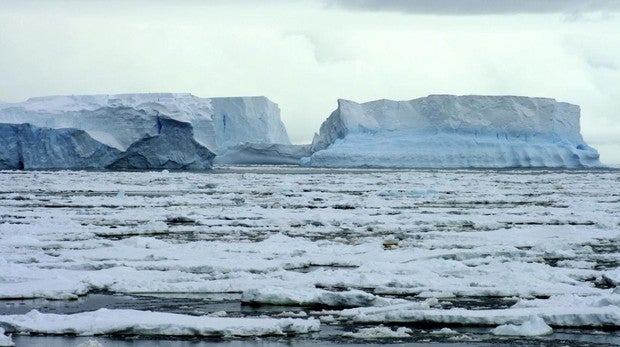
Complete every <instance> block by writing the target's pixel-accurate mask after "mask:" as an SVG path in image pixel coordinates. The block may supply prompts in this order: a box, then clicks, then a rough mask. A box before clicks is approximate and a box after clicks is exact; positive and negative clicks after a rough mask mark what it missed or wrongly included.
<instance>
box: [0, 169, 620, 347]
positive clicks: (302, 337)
mask: <svg viewBox="0 0 620 347" xmlns="http://www.w3.org/2000/svg"><path fill="white" fill-rule="evenodd" d="M0 183H1V185H0V298H2V299H3V300H2V301H1V302H0V327H3V328H5V330H6V331H7V333H12V334H13V341H14V342H15V343H16V344H17V345H18V346H19V345H32V346H37V345H39V346H67V345H69V346H73V345H75V346H77V345H80V344H83V345H86V344H87V343H88V342H89V341H90V340H92V341H97V342H98V343H100V344H101V345H103V346H147V345H148V346H153V345H162V346H163V345H173V346H185V345H192V346H199V345H202V344H205V345H207V344H208V345H212V344H215V345H221V346H238V345H246V344H251V345H255V346H280V345H291V344H292V345H298V346H306V345H311V346H312V345H317V346H318V345H324V344H360V343H361V344H365V345H366V344H368V343H377V344H384V343H395V344H396V343H398V344H405V345H406V344H418V343H434V344H438V345H441V344H445V345H454V344H476V345H494V344H498V343H502V344H514V345H540V344H541V343H544V344H551V345H582V344H603V345H604V344H607V345H617V344H620V332H619V328H620V290H619V289H617V285H618V283H619V282H620V270H619V266H618V265H619V261H620V171H617V170H592V171H561V170H439V171H437V170H372V171H368V170H325V169H300V168H296V167H220V168H218V169H216V170H215V171H214V172H211V173H183V172H178V173H177V172H165V171H164V172H139V173H137V172H132V173H130V172H127V173H122V172H121V173H119V172H113V173H112V172H65V171H57V172H18V171H0ZM101 309H104V310H101ZM130 310H134V311H130ZM85 317H87V318H88V322H89V323H88V324H85V323H84V322H85V320H86V319H85ZM543 321H544V322H543ZM319 322H320V323H319ZM532 322H535V323H536V324H534V325H533V324H532ZM528 324H529V325H528ZM546 325H548V326H550V327H551V328H552V332H551V333H550V334H549V331H548V329H547V328H544V327H545V326H546ZM498 326H505V327H510V331H511V332H515V331H516V332H517V334H518V332H522V333H521V334H523V335H531V334H534V335H536V334H537V333H536V332H538V331H540V335H541V336H533V337H532V336H503V335H494V334H493V331H494V329H496V328H497V327H498ZM540 327H542V328H544V329H540ZM503 330H506V328H501V329H498V330H496V332H497V331H503ZM75 334H77V335H86V336H74V335H75ZM512 334H515V333H512ZM162 335H163V336H162Z"/></svg>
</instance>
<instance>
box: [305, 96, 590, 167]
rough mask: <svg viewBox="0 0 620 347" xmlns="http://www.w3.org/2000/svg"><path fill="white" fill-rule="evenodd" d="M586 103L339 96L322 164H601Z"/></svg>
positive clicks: (324, 128) (320, 153) (322, 139)
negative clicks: (586, 126) (583, 119)
mask: <svg viewBox="0 0 620 347" xmlns="http://www.w3.org/2000/svg"><path fill="white" fill-rule="evenodd" d="M579 113H580V109H579V106H576V105H572V104H569V103H564V102H557V101H555V100H554V99H547V98H529V97H518V96H484V95H465V96H454V95H430V96H428V97H423V98H418V99H413V100H409V101H392V100H376V101H371V102H366V103H362V104H359V103H356V102H353V101H349V100H338V108H337V109H336V110H335V111H334V112H333V113H332V114H331V115H330V116H329V118H328V119H327V120H326V121H325V122H323V124H322V125H321V129H320V133H319V134H318V135H316V136H315V138H314V141H313V152H314V153H313V154H312V156H310V157H308V158H304V159H303V161H302V163H303V164H304V165H308V166H319V167H401V168H402V167H409V168H464V167H484V168H504V167H569V168H576V167H595V166H601V163H600V162H599V155H598V152H597V151H596V150H595V149H593V148H592V147H589V146H588V145H587V144H586V143H585V142H584V140H583V138H582V137H581V134H580V127H579Z"/></svg>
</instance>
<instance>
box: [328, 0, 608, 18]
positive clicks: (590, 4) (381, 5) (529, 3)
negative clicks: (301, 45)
mask: <svg viewBox="0 0 620 347" xmlns="http://www.w3.org/2000/svg"><path fill="white" fill-rule="evenodd" d="M326 5H327V7H330V8H333V7H336V8H342V9H349V10H359V11H391V12H403V13H411V14H433V15H482V14H522V13H530V14H548V13H568V14H574V13H584V12H597V11H602V12H618V11H620V1H618V0H326Z"/></svg>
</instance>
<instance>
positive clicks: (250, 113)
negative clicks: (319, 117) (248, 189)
mask: <svg viewBox="0 0 620 347" xmlns="http://www.w3.org/2000/svg"><path fill="white" fill-rule="evenodd" d="M0 123H5V124H31V125H33V126H35V127H38V128H44V129H48V130H43V132H46V133H50V134H51V133H54V134H56V132H55V131H52V130H49V129H53V130H56V131H60V129H66V130H62V131H60V132H59V135H54V136H55V137H63V138H71V139H72V140H71V141H70V143H69V142H67V141H64V142H63V141H51V140H50V141H48V145H47V147H46V148H47V149H46V150H44V151H40V150H38V148H39V147H40V146H41V145H39V144H37V143H34V144H32V145H31V146H30V147H28V146H26V147H24V146H25V145H22V148H24V151H25V152H28V153H32V154H33V155H38V156H39V158H36V160H35V161H36V162H38V163H39V164H40V165H36V166H30V167H26V165H25V163H24V166H23V167H26V168H38V169H50V168H102V167H105V166H107V165H108V164H109V163H110V162H112V161H114V162H115V164H114V165H113V166H114V167H115V168H135V169H151V168H192V169H203V168H209V167H210V166H211V161H212V158H213V155H210V154H208V153H207V151H208V152H209V153H211V152H212V153H219V152H221V151H224V150H225V149H226V148H228V147H232V146H236V145H239V144H242V143H257V144H268V145H271V144H283V145H289V144H290V141H289V139H288V135H287V133H286V129H285V128H284V124H283V123H282V122H281V120H280V110H279V108H278V106H277V105H276V104H275V103H273V102H271V101H269V100H268V99H267V98H265V97H231V98H210V99H208V98H199V97H196V96H193V95H191V94H172V93H155V94H120V95H72V96H49V97H40V98H31V99H28V100H27V101H25V102H20V103H3V104H0ZM163 123H167V124H168V128H169V130H170V128H173V126H172V124H175V126H174V128H176V129H177V130H178V131H175V132H170V131H169V132H168V135H164V136H161V135H162V126H163ZM182 124H186V125H182ZM181 128H183V130H181ZM78 131H79V132H78ZM22 133H23V131H22V132H18V133H17V136H18V137H17V138H12V140H11V141H8V140H7V143H9V144H11V145H9V146H4V147H2V149H1V152H2V153H0V155H2V156H3V157H16V156H17V153H19V152H18V151H17V150H16V148H17V147H16V143H17V142H19V141H21V139H20V138H19V136H21V134H22ZM60 133H62V134H60ZM82 133H83V134H82ZM77 134H81V135H79V136H78V135H77ZM50 136H51V135H50ZM172 136H175V137H174V138H173V137H172ZM22 142H24V141H22ZM54 146H55V147H54ZM67 146H68V147H67ZM94 146H99V147H101V148H106V149H107V148H112V149H114V150H116V151H117V152H118V153H120V152H125V151H127V152H126V153H125V154H124V155H123V156H121V157H119V158H116V159H118V160H114V158H112V160H107V159H108V158H107V157H106V158H105V159H106V160H98V158H94V157H92V156H90V155H84V154H83V153H81V152H84V151H87V152H88V149H90V148H91V147H94ZM136 146H138V147H139V149H138V150H137V149H136ZM48 147H49V148H48ZM52 147H54V148H52ZM65 147H67V148H70V149H71V148H74V149H75V150H74V152H78V155H77V156H75V155H73V154H72V155H71V156H70V157H66V158H65V157H63V154H64V153H65V152H67V150H66V149H65ZM81 147H86V148H87V149H86V150H81V149H80V148H81ZM198 147H202V149H199V148H198ZM130 148H131V150H130ZM136 150H137V151H138V152H140V153H142V154H140V156H141V157H145V155H146V157H149V158H150V159H144V158H141V159H140V160H138V159H136V158H137V157H136V155H137V154H136ZM161 150H163V151H164V152H160V151H161ZM107 151H108V152H110V153H113V152H114V151H112V150H107ZM153 151H154V152H153ZM187 151H189V152H187ZM148 152H152V153H148ZM198 152H201V153H199V154H198ZM52 153H53V154H57V155H58V156H57V157H55V156H52V157H51V159H50V157H49V155H50V154H52ZM147 153H148V154H147ZM128 158H133V159H128ZM13 162H16V163H19V160H17V161H15V160H13ZM64 162H68V164H64ZM59 163H60V164H59ZM52 164H53V165H52ZM5 168H13V169H17V168H20V167H19V166H15V165H7V166H5Z"/></svg>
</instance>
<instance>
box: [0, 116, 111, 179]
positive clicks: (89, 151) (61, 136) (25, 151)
mask: <svg viewBox="0 0 620 347" xmlns="http://www.w3.org/2000/svg"><path fill="white" fill-rule="evenodd" d="M119 153H120V151H119V150H117V149H115V148H112V147H109V146H106V145H104V144H102V143H100V142H98V141H95V140H94V139H93V138H92V137H90V136H89V135H88V134H87V133H86V132H84V131H82V130H77V129H48V128H39V127H36V126H33V125H30V124H0V169H103V168H104V167H105V166H106V165H108V164H109V163H111V162H112V161H113V160H114V159H115V158H116V156H117V155H118V154H119Z"/></svg>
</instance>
